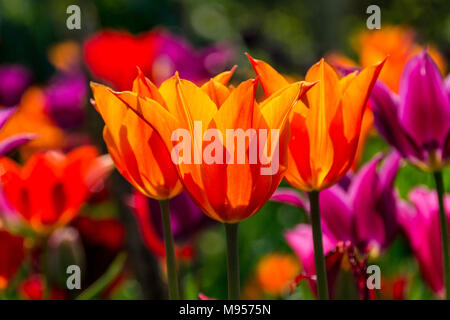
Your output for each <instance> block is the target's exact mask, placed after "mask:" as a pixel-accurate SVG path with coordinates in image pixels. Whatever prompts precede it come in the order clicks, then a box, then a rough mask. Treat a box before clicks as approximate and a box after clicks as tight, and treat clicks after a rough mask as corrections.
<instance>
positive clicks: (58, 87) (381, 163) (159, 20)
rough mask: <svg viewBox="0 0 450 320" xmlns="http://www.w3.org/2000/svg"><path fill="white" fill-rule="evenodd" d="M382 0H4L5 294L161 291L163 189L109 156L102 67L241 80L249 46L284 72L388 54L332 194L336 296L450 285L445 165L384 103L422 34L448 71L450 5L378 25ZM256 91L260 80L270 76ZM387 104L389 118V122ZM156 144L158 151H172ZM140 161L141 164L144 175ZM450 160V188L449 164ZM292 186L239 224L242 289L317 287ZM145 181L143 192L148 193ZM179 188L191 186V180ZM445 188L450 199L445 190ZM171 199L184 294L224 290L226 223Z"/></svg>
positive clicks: (409, 295)
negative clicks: (372, 271)
mask: <svg viewBox="0 0 450 320" xmlns="http://www.w3.org/2000/svg"><path fill="white" fill-rule="evenodd" d="M72 4H76V5H78V6H79V7H80V9H81V29H79V30H77V29H74V30H69V29H68V28H67V27H66V19H67V18H68V17H69V15H70V14H67V13H66V9H67V7H68V6H69V5H72ZM371 4H373V3H372V1H365V0H364V1H351V0H341V1H332V0H317V1H302V0H296V1H292V0H291V1H288V0H281V1H266V0H264V1H262V0H248V1H240V0H167V1H156V0H150V1H146V0H134V1H127V0H95V1H81V0H80V1H76V0H67V1H66V0H40V1H37V0H36V1H33V0H15V1H9V0H0V106H1V110H0V113H1V114H0V117H1V120H0V123H1V125H2V126H1V128H0V154H1V155H5V154H7V155H8V158H2V159H0V171H1V175H2V178H1V182H2V191H1V194H0V209H1V214H0V217H1V218H0V296H1V297H2V298H13V299H17V298H20V299H42V298H52V299H73V298H79V299H90V298H112V299H114V298H117V299H161V298H165V297H166V295H167V289H166V280H165V279H166V275H165V273H164V270H165V266H164V263H165V262H164V255H165V250H164V243H163V236H162V227H161V217H160V215H159V210H160V209H159V204H158V202H157V201H156V200H149V199H147V198H146V197H145V196H144V195H143V194H141V193H139V191H137V190H134V189H133V187H131V185H130V184H129V183H128V182H127V181H126V180H125V179H124V178H123V177H122V176H121V175H119V174H118V173H117V172H116V171H117V170H114V169H113V166H112V162H111V159H110V158H109V156H108V149H107V147H106V145H105V143H104V142H103V136H102V132H103V126H104V123H103V121H102V119H101V116H100V115H99V114H98V113H97V112H96V111H95V109H94V108H93V107H92V106H91V103H92V101H91V100H90V99H91V98H92V94H91V93H90V90H89V81H90V80H92V81H96V82H101V83H105V84H107V85H109V86H111V87H112V88H114V89H116V90H131V88H132V86H133V80H134V79H135V78H136V75H137V73H138V71H137V68H136V66H138V67H139V68H140V70H142V72H143V73H144V74H145V75H146V76H147V77H148V78H149V79H150V80H152V81H153V82H154V83H155V84H156V85H159V84H161V83H162V82H163V81H164V80H166V79H167V78H169V77H171V76H172V75H173V74H174V72H175V71H178V72H179V74H180V77H182V78H185V79H188V80H191V81H193V82H195V83H196V84H198V85H201V84H203V83H205V82H206V81H208V80H209V79H210V78H211V77H213V76H215V75H217V74H218V73H220V72H223V71H226V70H229V69H231V68H232V67H233V66H234V65H238V68H237V69H236V70H235V74H234V76H233V78H232V80H231V82H230V83H232V84H237V83H239V82H240V81H241V80H244V79H247V78H249V77H254V76H255V73H254V71H253V69H252V67H251V64H250V63H249V62H248V59H247V57H246V56H245V55H244V52H248V53H250V54H251V55H252V57H255V58H257V59H261V60H264V61H266V62H268V63H270V65H271V66H273V67H274V68H275V69H276V70H278V71H279V72H281V73H282V74H283V75H284V76H285V78H286V79H288V80H289V79H302V78H304V76H305V73H306V71H307V70H308V69H309V68H310V66H311V65H312V64H314V63H315V62H317V61H318V60H319V59H320V58H321V57H325V59H326V61H327V62H328V63H329V64H330V65H332V66H333V67H334V68H335V69H336V70H337V71H338V73H340V74H341V75H344V74H347V73H348V72H349V70H354V69H355V68H361V67H363V68H364V67H367V66H370V65H373V64H375V63H377V62H379V61H380V60H382V59H384V57H385V56H386V55H389V58H388V60H387V62H386V64H385V66H384V68H383V70H382V72H381V74H380V77H379V79H380V80H381V81H383V82H384V84H383V83H382V84H378V86H376V87H375V89H374V91H373V94H372V97H371V98H372V99H371V100H370V101H369V103H368V111H366V112H365V114H364V118H363V123H362V134H361V137H360V140H359V145H358V155H357V160H356V161H355V163H354V165H353V170H352V171H351V172H350V173H349V174H348V175H347V176H345V177H344V178H343V179H342V180H341V181H340V182H339V183H338V184H337V185H335V186H333V187H331V188H330V189H328V190H326V191H324V192H323V197H322V199H321V201H322V202H324V203H323V205H322V208H323V209H322V210H323V216H322V224H323V229H324V248H325V254H326V255H327V257H326V267H327V272H328V274H329V275H330V276H329V282H330V281H331V282H332V285H330V291H331V296H332V297H333V298H360V297H361V298H375V297H376V298H379V299H432V298H436V297H441V296H442V294H443V286H444V285H443V280H442V273H443V271H442V266H441V265H442V257H441V256H439V253H440V250H441V249H440V242H439V239H438V238H439V236H438V221H437V217H438V216H437V210H438V209H437V199H435V197H434V198H433V196H435V192H434V191H433V188H434V182H433V178H432V175H430V174H428V173H426V172H422V171H420V170H418V169H417V168H416V167H415V166H414V165H413V164H409V163H407V162H406V161H403V160H401V159H400V158H401V157H400V156H402V157H404V158H406V159H407V160H411V158H414V159H415V158H417V157H418V156H416V154H413V153H412V152H411V151H410V150H409V149H408V150H407V151H405V150H404V149H403V148H407V147H406V144H407V143H406V142H405V141H397V140H396V139H395V137H396V138H397V139H399V140H401V139H402V138H400V135H401V134H403V133H401V134H397V133H396V132H395V130H394V129H392V130H393V131H392V132H394V133H392V132H391V131H389V124H390V122H389V119H390V120H391V121H394V122H393V123H394V125H395V124H397V122H395V121H400V122H401V121H402V119H400V120H398V119H397V118H396V117H394V119H392V118H389V117H388V115H389V114H388V112H389V110H390V109H389V108H391V105H395V104H397V102H398V101H397V100H400V102H399V103H402V102H401V101H403V100H408V98H405V94H403V93H404V92H402V87H401V77H402V73H403V70H404V69H405V66H406V65H407V62H408V60H409V59H411V58H412V57H414V56H415V55H416V54H418V53H420V52H424V51H423V50H424V48H427V49H426V50H427V51H426V52H428V54H429V56H430V57H431V58H432V59H433V61H434V63H436V65H437V69H436V70H439V71H440V72H441V75H442V77H446V76H447V74H448V63H449V61H450V59H449V58H450V4H449V2H448V1H446V0H430V1H421V0H392V1H384V2H383V4H382V5H381V4H380V7H381V30H368V29H367V28H366V19H367V17H368V14H366V8H367V7H368V6H369V5H371ZM424 54H425V53H422V54H421V55H422V56H423V55H424ZM423 59H428V58H423ZM427 61H428V60H427ZM430 61H431V60H430ZM417 63H421V62H420V61H419V62H417ZM430 68H431V67H430ZM412 72H413V71H412ZM436 72H438V71H436ZM410 78H413V76H410ZM413 80H414V79H412V80H411V79H407V80H404V81H405V82H408V81H409V82H413ZM436 81H437V82H438V80H436ZM437 82H436V83H437ZM413 85H414V84H412V85H411V86H413ZM444 90H446V91H444ZM441 91H442V92H446V93H447V96H445V94H442V97H441V98H442V99H441V100H443V99H445V98H446V99H447V102H446V104H445V103H443V104H442V109H443V110H444V111H443V112H444V113H443V114H444V116H443V117H444V118H443V119H441V120H442V121H443V124H442V128H443V129H442V130H441V131H442V132H440V133H439V139H441V140H445V138H447V142H445V141H442V142H441V140H439V139H438V140H439V143H440V144H441V145H440V146H439V147H438V149H439V148H441V149H443V150H441V151H440V152H441V154H442V159H438V160H436V159H435V160H436V161H437V162H436V163H435V162H433V161H432V160H430V159H429V158H428V151H429V150H430V149H433V146H430V145H427V144H426V142H427V141H425V142H423V145H420V146H419V149H420V152H421V155H422V156H423V157H422V158H420V162H421V163H422V162H427V161H431V162H432V163H431V164H430V163H427V166H433V165H437V166H442V167H445V165H448V158H449V157H450V156H449V155H450V151H445V150H450V147H448V145H449V142H448V141H450V140H449V138H448V137H450V135H448V132H450V131H447V132H443V131H444V130H445V129H446V128H447V129H450V119H449V118H448V115H449V114H450V111H449V110H450V105H449V102H448V99H449V97H450V94H449V93H450V81H449V78H447V80H446V83H445V86H443V88H442V90H441ZM436 92H438V89H436ZM375 93H377V95H375ZM257 94H258V97H263V95H264V94H263V91H262V90H260V89H259V91H258V93H257ZM397 94H398V95H397ZM438 94H439V92H438V93H437V95H438ZM399 97H400V98H399ZM444 97H445V98H444ZM389 99H392V101H391V100H389ZM410 99H412V98H410ZM424 100H425V99H424ZM428 102H429V101H425V103H428ZM407 103H408V101H407V102H405V104H407ZM409 103H410V104H412V103H411V102H409ZM430 104H432V103H431V102H430ZM392 108H395V106H394V107H392ZM400 108H401V107H400ZM372 110H373V114H372ZM386 110H387V111H386ZM445 110H447V111H446V112H447V113H445ZM377 112H378V113H377ZM437 112H439V111H437ZM380 114H381V115H380ZM386 114H388V115H387V116H386ZM374 115H375V116H377V115H380V117H381V118H383V117H385V118H389V119H388V120H386V121H385V122H384V123H382V124H381V125H380V123H379V120H377V119H375V120H374ZM445 116H447V118H445ZM378 119H379V118H378ZM377 121H378V123H377ZM445 121H446V122H445ZM374 122H375V125H376V127H377V129H378V130H379V131H380V133H378V131H377V130H376V128H375V125H374ZM444 127H445V128H444ZM400 130H402V129H399V131H400ZM406 131H408V128H406ZM402 132H403V131H402ZM404 134H405V135H407V133H404ZM413 137H414V138H415V139H414V141H415V142H416V141H417V140H420V139H419V138H417V137H416V136H414V135H413ZM422 137H423V136H422ZM416 138H417V139H416ZM385 139H386V140H385ZM405 139H406V138H405ZM424 139H425V138H424ZM386 141H387V142H386ZM408 141H410V140H408ZM417 143H418V144H419V143H421V142H420V141H419V142H417ZM445 143H447V145H445ZM390 145H392V146H393V147H391V146H390ZM394 148H395V149H394ZM445 148H447V149H445ZM395 150H397V151H398V152H397V151H395ZM446 152H448V153H446ZM424 153H427V155H426V156H424V155H423V154H424ZM400 154H401V155H400ZM411 154H413V156H411ZM111 156H112V157H114V155H113V154H112V155H111ZM140 156H145V157H148V155H140ZM153 156H154V157H155V158H156V159H158V154H155V155H153ZM430 157H431V156H430ZM441 160H442V161H441ZM169 161H170V160H169ZM411 161H412V162H414V161H413V160H411ZM439 161H441V162H442V163H440V162H439ZM445 161H447V162H446V163H445ZM153 162H154V166H155V167H156V166H158V165H160V164H158V161H157V160H155V161H153V160H152V164H153ZM415 164H416V165H417V163H415ZM419 166H420V165H419ZM424 166H425V165H424ZM424 166H422V167H424ZM124 167H125V166H124ZM129 167H130V166H128V165H127V170H129V171H130V172H128V173H127V175H128V176H129V178H128V177H127V180H129V181H132V180H133V179H134V178H133V172H132V171H133V170H132V169H129ZM118 169H119V170H120V171H121V173H122V174H124V173H123V171H124V169H123V168H118ZM152 169H153V167H148V168H147V170H149V172H152ZM425 169H426V168H425ZM124 175H125V176H127V175H126V174H124ZM443 176H444V182H445V189H446V190H450V170H449V169H448V166H447V168H444V169H443ZM81 177H83V179H81ZM217 183H220V181H218V182H217ZM144 185H145V184H144ZM281 187H282V188H280V189H279V190H278V191H277V192H276V193H275V194H274V196H273V198H272V201H269V202H268V203H266V205H265V206H264V207H263V208H262V210H261V211H260V213H259V214H257V215H255V216H253V217H251V218H250V219H248V220H245V221H243V222H242V223H241V224H240V230H239V237H240V238H239V250H240V265H241V283H242V287H243V288H242V297H243V298H247V299H265V298H272V299H273V298H284V299H312V298H314V297H315V286H314V280H313V279H311V275H313V274H314V265H313V263H312V259H313V258H312V239H311V231H310V227H309V226H308V225H307V223H308V222H309V217H308V213H307V212H308V208H309V204H308V201H307V200H306V199H307V197H306V196H305V195H304V194H302V193H299V192H297V191H294V190H293V189H290V188H289V187H288V184H287V183H286V182H284V181H283V182H282V184H281ZM146 188H150V187H149V186H148V185H145V186H144V187H142V190H141V191H143V192H144V191H145V192H147V193H148V192H149V191H148V189H146ZM175 189H176V192H174V193H178V192H180V190H181V187H178V189H177V188H176V187H175ZM430 190H431V191H430ZM160 192H161V191H160ZM446 203H448V204H447V214H448V215H450V203H449V201H448V196H447V199H446ZM170 213H171V216H172V227H173V232H174V237H175V242H176V250H175V251H176V252H175V253H176V256H177V259H178V261H179V278H180V284H181V289H182V290H181V291H182V292H183V294H182V297H183V298H186V299H197V298H198V297H199V293H202V294H204V295H205V296H207V297H211V298H218V299H223V298H226V296H227V274H226V269H225V268H224V267H223V266H225V265H226V254H225V250H226V249H225V236H224V230H223V228H221V227H220V226H219V224H218V223H216V222H215V221H213V220H211V219H210V218H208V217H207V216H206V215H204V214H202V213H201V211H200V209H199V208H198V207H197V206H196V205H195V204H194V202H192V200H191V199H190V198H189V197H188V195H187V194H186V193H181V194H179V195H177V196H176V197H175V198H174V199H173V201H172V202H171V206H170ZM436 252H437V254H436ZM437 256H438V257H437ZM71 264H77V265H79V266H80V267H81V270H82V289H80V290H77V289H75V290H68V289H67V286H66V281H65V279H66V277H67V274H66V267H67V265H71ZM370 264H376V265H379V266H380V268H381V274H382V286H381V290H375V292H373V291H371V292H366V291H367V290H364V289H362V288H361V283H365V267H367V265H370Z"/></svg>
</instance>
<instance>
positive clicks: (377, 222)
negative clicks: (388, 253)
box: [349, 155, 386, 248]
mask: <svg viewBox="0 0 450 320" xmlns="http://www.w3.org/2000/svg"><path fill="white" fill-rule="evenodd" d="M380 159H381V155H378V156H376V157H375V158H374V159H373V160H371V161H370V162H369V163H368V164H367V165H365V166H364V167H363V168H361V170H360V171H359V172H358V173H357V174H356V175H355V177H354V178H353V181H352V184H351V185H350V188H349V194H350V199H351V202H352V206H353V210H354V213H355V230H356V237H357V239H358V242H359V243H358V244H359V245H360V246H361V247H363V248H364V247H367V246H368V245H373V244H375V245H377V246H378V247H382V246H383V245H384V239H385V236H386V234H385V232H386V231H385V226H384V219H383V217H382V216H381V215H382V213H381V212H379V211H378V210H377V209H378V206H377V201H378V199H379V197H380V193H381V190H380V189H381V187H380V182H379V177H378V174H377V165H378V163H379V162H380Z"/></svg>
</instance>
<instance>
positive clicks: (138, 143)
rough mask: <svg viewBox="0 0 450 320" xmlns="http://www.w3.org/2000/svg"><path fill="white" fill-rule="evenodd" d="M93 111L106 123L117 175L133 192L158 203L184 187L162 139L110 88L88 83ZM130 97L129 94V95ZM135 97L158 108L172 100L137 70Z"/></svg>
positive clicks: (163, 90) (105, 131)
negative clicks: (149, 100) (122, 177)
mask: <svg viewBox="0 0 450 320" xmlns="http://www.w3.org/2000/svg"><path fill="white" fill-rule="evenodd" d="M91 87H92V91H93V94H94V100H95V104H94V106H95V108H96V109H97V111H98V112H99V113H100V115H101V116H102V118H103V120H104V121H105V127H104V129H103V138H104V140H105V143H106V146H107V147H108V151H109V153H110V155H111V157H112V159H113V161H114V163H115V165H116V167H117V169H118V170H119V172H120V173H121V174H122V176H124V177H125V179H127V180H128V182H130V183H131V184H132V185H133V186H134V187H135V188H136V189H138V190H139V191H140V192H142V193H143V194H145V195H146V196H148V197H150V198H154V199H158V200H163V199H170V198H172V197H174V196H176V195H177V194H179V193H180V192H181V191H182V189H183V187H182V185H181V183H180V181H179V179H178V175H177V172H176V170H175V167H174V165H173V163H172V161H171V158H170V154H169V153H168V151H167V148H166V147H165V145H164V143H163V141H162V140H161V137H160V136H159V135H158V134H157V133H156V132H155V131H154V130H153V129H152V127H150V126H148V125H147V124H146V123H145V121H144V120H142V119H141V118H140V117H139V116H138V115H137V114H136V113H135V112H134V111H133V110H131V109H129V108H127V105H126V104H125V103H124V101H122V100H121V98H120V95H118V94H117V93H115V92H114V91H112V90H111V89H110V88H108V87H106V86H103V85H100V84H96V83H91ZM130 94H131V92H130ZM132 94H133V96H134V97H137V96H140V97H143V98H148V99H152V101H155V103H158V105H160V106H164V107H165V106H166V105H167V104H169V103H170V101H171V99H172V97H170V94H169V95H168V93H167V91H166V90H165V89H164V87H163V86H161V88H160V89H159V90H158V88H157V87H156V86H155V85H154V84H153V83H152V82H150V80H148V79H147V78H145V76H144V75H143V73H142V72H141V71H140V70H138V76H137V78H136V79H135V81H134V82H133V89H132Z"/></svg>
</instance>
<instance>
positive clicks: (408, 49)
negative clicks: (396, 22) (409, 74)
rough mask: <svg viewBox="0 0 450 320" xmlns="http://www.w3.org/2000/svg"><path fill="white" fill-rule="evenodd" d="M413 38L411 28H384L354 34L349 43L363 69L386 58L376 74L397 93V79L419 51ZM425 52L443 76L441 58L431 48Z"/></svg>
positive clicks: (420, 48) (442, 60)
mask: <svg viewBox="0 0 450 320" xmlns="http://www.w3.org/2000/svg"><path fill="white" fill-rule="evenodd" d="M414 38H415V34H414V31H413V30H412V29H409V28H406V27H402V26H384V27H383V28H382V29H380V30H370V31H367V30H365V31H363V32H361V33H359V34H357V36H356V37H355V39H354V41H353V43H354V47H355V50H356V51H357V52H358V55H359V60H360V62H361V66H362V67H363V68H365V67H368V66H371V65H373V64H375V63H377V62H378V61H380V60H382V59H384V58H385V57H386V56H389V59H388V60H387V61H386V65H385V66H384V68H383V70H382V71H381V73H380V80H382V81H383V82H384V83H386V84H387V85H388V86H389V88H391V90H393V91H394V92H398V87H399V84H400V77H401V75H402V72H403V69H404V67H405V65H406V62H407V61H408V60H409V59H410V58H411V57H412V56H413V55H415V54H417V53H418V52H420V51H422V50H423V48H422V47H421V46H419V45H418V44H416V43H415V41H414ZM428 50H429V51H428V52H429V53H430V55H431V56H432V57H433V59H434V61H436V63H437V64H438V66H439V69H440V70H441V72H442V73H444V71H445V69H446V66H445V59H444V58H443V57H442V56H441V54H440V53H439V52H438V51H437V50H435V49H434V48H432V47H430V48H429V49H428Z"/></svg>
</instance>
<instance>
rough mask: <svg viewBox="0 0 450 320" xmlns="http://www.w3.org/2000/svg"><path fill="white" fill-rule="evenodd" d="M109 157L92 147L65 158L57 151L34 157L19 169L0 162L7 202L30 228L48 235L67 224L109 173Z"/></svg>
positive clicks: (6, 161) (7, 161)
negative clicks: (101, 155)
mask: <svg viewBox="0 0 450 320" xmlns="http://www.w3.org/2000/svg"><path fill="white" fill-rule="evenodd" d="M111 167H112V163H111V161H110V159H109V157H108V156H103V157H98V153H97V150H96V149H95V148H94V147H88V146H86V147H79V148H78V149H75V150H74V151H72V152H70V153H69V154H67V155H63V154H61V153H59V152H56V151H47V152H42V153H36V154H34V155H33V156H32V157H31V158H30V159H29V160H28V161H27V163H26V164H25V165H24V166H23V167H20V166H19V165H18V164H17V163H16V162H14V161H13V160H11V159H9V158H6V157H4V158H1V159H0V182H1V184H2V187H3V191H4V193H5V196H6V199H7V200H8V201H9V203H10V204H11V205H12V206H13V208H14V209H15V210H17V212H18V214H19V215H20V216H21V217H22V218H23V220H24V221H25V222H27V223H28V224H29V226H30V227H31V228H32V229H33V230H34V231H36V232H38V233H47V232H50V231H51V230H53V229H54V228H57V227H60V226H63V225H65V224H67V223H69V222H70V221H71V220H72V219H73V218H74V217H75V216H76V215H77V214H78V212H79V210H80V208H81V206H82V205H83V204H84V202H85V201H87V200H88V197H89V196H90V194H91V192H92V191H93V189H95V188H96V187H98V183H99V181H100V182H101V181H102V180H103V178H104V177H105V176H106V175H107V174H108V173H109V171H110V168H111Z"/></svg>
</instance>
